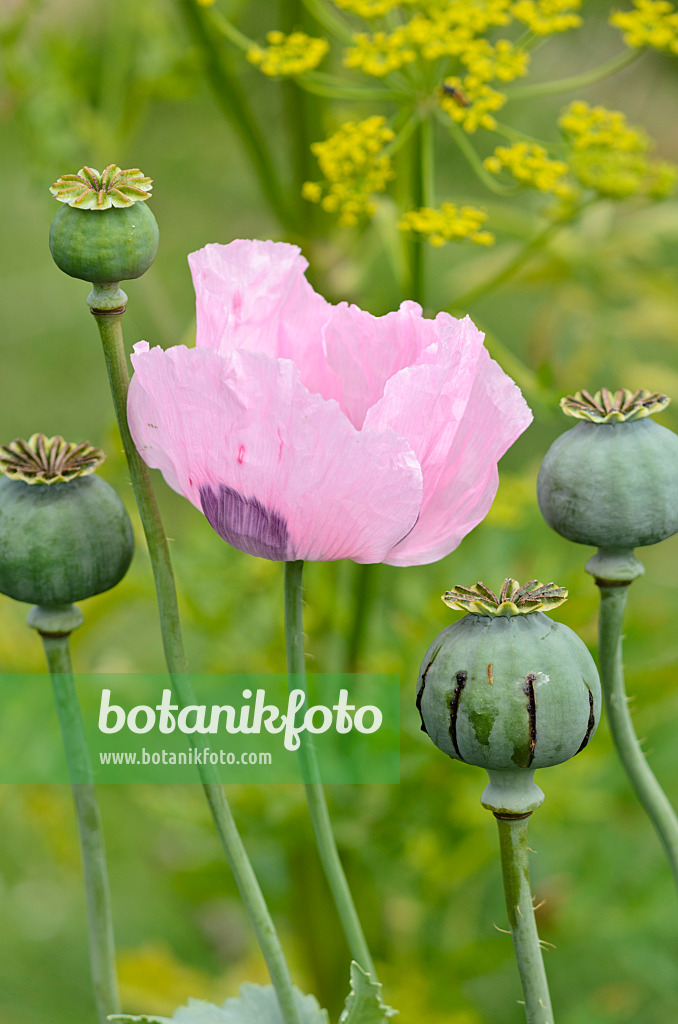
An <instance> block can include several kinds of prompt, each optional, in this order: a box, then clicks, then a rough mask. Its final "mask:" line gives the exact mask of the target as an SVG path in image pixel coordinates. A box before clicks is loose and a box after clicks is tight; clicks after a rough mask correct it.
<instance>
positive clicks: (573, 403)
mask: <svg viewBox="0 0 678 1024" xmlns="http://www.w3.org/2000/svg"><path fill="white" fill-rule="evenodd" d="M670 401H671V399H670V398H669V397H668V395H661V394H659V392H658V391H647V390H645V389H644V388H642V389H641V390H640V391H630V390H629V388H619V390H618V391H608V389H607V388H601V389H600V391H596V393H595V395H591V394H589V392H588V391H577V393H576V394H574V395H566V397H565V398H561V399H560V408H561V409H562V410H563V412H564V413H565V415H566V416H573V417H574V418H575V419H578V420H588V421H589V422H590V423H630V422H632V421H633V420H641V419H644V418H645V417H646V416H652V415H653V414H654V413H656V412H661V411H662V409H665V408H666V406H667V405H668V404H669V403H670Z"/></svg>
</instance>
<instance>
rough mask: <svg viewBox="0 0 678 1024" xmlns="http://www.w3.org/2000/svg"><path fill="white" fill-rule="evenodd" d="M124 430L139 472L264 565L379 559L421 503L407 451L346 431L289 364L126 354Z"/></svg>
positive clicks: (249, 357)
mask: <svg viewBox="0 0 678 1024" xmlns="http://www.w3.org/2000/svg"><path fill="white" fill-rule="evenodd" d="M132 361H133V364H134V369H135V374H134V377H133V379H132V384H131V387H130V394H129V406H128V416H129V422H130V430H131V431H132V436H133V438H134V441H135V444H136V445H137V447H138V449H139V451H140V453H141V455H142V457H143V458H144V460H145V461H146V462H147V463H148V465H149V466H152V467H154V468H159V469H161V470H162V472H163V475H164V476H165V479H166V480H167V482H168V483H169V485H170V486H171V487H173V488H174V489H175V490H178V491H180V493H182V494H184V495H185V496H186V497H187V498H188V499H189V500H190V501H192V502H193V504H194V505H195V506H196V507H197V508H200V509H202V510H203V511H204V512H205V514H206V515H207V517H208V519H209V520H210V522H211V523H212V525H213V526H214V527H215V529H216V530H217V532H219V533H220V534H221V535H222V536H223V537H224V538H225V539H226V540H228V541H229V542H230V543H232V544H233V545H234V546H235V547H238V548H240V550H242V551H247V552H249V553H251V554H256V555H260V556H262V557H266V558H272V559H275V560H292V559H297V558H303V559H310V560H314V561H324V560H332V559H337V558H352V559H354V560H355V561H357V562H378V561H382V560H383V559H384V558H385V556H386V555H387V553H388V552H389V551H390V550H391V548H393V546H394V545H396V544H397V543H398V541H399V540H400V539H401V538H402V537H404V536H405V535H406V534H408V533H409V531H410V530H411V529H412V527H413V525H414V523H415V522H416V519H417V515H418V513H419V507H420V504H421V496H422V479H421V470H420V467H419V464H418V462H417V461H416V459H415V457H414V455H413V453H412V450H411V448H410V446H409V445H408V444H407V442H406V441H404V440H403V438H401V437H400V436H399V435H398V434H396V433H394V432H393V431H392V430H390V429H388V428H387V429H385V430H382V431H380V432H379V433H376V432H374V431H371V430H363V431H356V430H355V429H354V427H353V426H352V425H351V424H350V423H349V421H348V420H347V419H346V417H345V416H344V415H343V413H342V412H341V410H340V409H339V406H338V405H337V403H336V402H334V401H325V400H323V399H322V398H321V397H320V396H319V395H314V394H310V393H309V392H308V391H307V389H306V388H305V387H304V386H303V384H302V383H301V381H300V378H299V371H298V369H297V367H295V366H294V364H293V363H291V362H290V361H289V360H284V359H281V360H277V361H276V360H273V359H271V358H270V357H269V356H267V355H264V354H262V353H258V352H248V351H242V350H238V351H236V352H234V353H233V355H232V356H231V357H230V358H223V357H222V356H220V355H219V354H218V353H217V352H214V351H213V350H211V349H209V348H196V349H187V348H184V347H183V346H178V347H176V348H172V349H169V350H168V351H167V352H164V351H163V350H162V349H160V348H154V349H150V350H149V348H148V345H147V344H146V343H145V342H142V343H141V344H139V345H136V346H135V354H134V355H133V357H132Z"/></svg>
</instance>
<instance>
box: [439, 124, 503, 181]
mask: <svg viewBox="0 0 678 1024" xmlns="http://www.w3.org/2000/svg"><path fill="white" fill-rule="evenodd" d="M436 117H437V119H438V120H439V121H440V123H441V124H442V125H443V127H444V128H445V129H446V130H447V131H448V132H449V133H450V135H451V136H452V138H453V139H454V141H455V143H456V144H457V147H458V148H459V150H460V152H461V154H462V156H463V157H464V158H465V159H466V161H467V163H468V165H469V167H470V168H471V170H472V171H473V172H474V174H475V175H476V177H477V178H478V179H479V180H480V181H482V183H483V185H485V187H486V188H489V190H490V191H491V192H494V193H495V194H496V195H498V196H506V195H514V194H515V193H516V192H518V191H519V189H516V188H515V187H514V186H512V185H502V184H501V183H500V182H498V181H497V179H496V178H495V177H494V175H492V174H490V172H489V171H488V170H487V169H486V167H485V165H484V164H483V161H482V160H481V158H480V156H479V155H478V152H477V151H476V148H475V146H474V145H473V143H472V142H471V140H470V139H469V137H468V135H467V134H466V132H465V131H464V130H463V128H459V127H457V125H456V124H455V123H454V121H452V120H451V118H449V117H448V116H447V114H446V113H445V111H444V110H436Z"/></svg>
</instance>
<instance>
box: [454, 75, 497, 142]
mask: <svg viewBox="0 0 678 1024" xmlns="http://www.w3.org/2000/svg"><path fill="white" fill-rule="evenodd" d="M505 103H506V96H505V95H504V93H502V92H497V91H496V89H492V88H491V87H490V86H489V85H487V84H485V83H483V82H480V83H479V82H477V81H474V80H473V79H472V78H471V77H470V76H467V77H466V78H464V80H463V81H462V79H460V78H446V79H445V84H444V86H443V88H442V90H441V91H440V106H441V107H442V108H443V110H445V111H447V113H448V114H449V115H450V117H451V118H452V120H453V121H456V122H457V124H460V125H461V126H462V128H463V129H464V131H465V132H468V133H469V134H471V133H473V132H475V131H476V130H477V129H478V128H490V129H492V128H495V127H496V125H497V122H496V120H495V119H494V117H492V113H491V112H492V111H494V110H500V109H501V108H502V107H503V106H504V104H505Z"/></svg>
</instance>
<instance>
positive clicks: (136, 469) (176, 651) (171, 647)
mask: <svg viewBox="0 0 678 1024" xmlns="http://www.w3.org/2000/svg"><path fill="white" fill-rule="evenodd" d="M93 312H95V319H96V321H97V326H98V328H99V333H100V335H101V341H102V344H103V349H104V356H105V359H106V368H107V370H108V378H109V382H110V385H111V393H112V396H113V404H114V406H115V414H116V417H117V420H118V427H119V428H120V435H121V437H122V442H123V447H124V449H125V455H126V456H127V463H128V466H129V471H130V477H131V479H132V486H133V487H134V494H135V497H136V500H137V505H138V508H139V515H140V517H141V523H142V526H143V529H144V534H145V536H146V543H147V545H148V552H149V555H150V558H151V565H152V567H153V576H154V579H155V588H156V594H157V599H158V610H159V613H160V626H161V631H162V640H163V647H164V651H165V660H166V662H167V668H168V670H169V673H170V676H171V679H172V685H173V688H174V692H175V693H176V696H177V700H178V701H179V703H180V704H181V706H182V707H186V706H188V705H190V704H195V703H196V699H195V695H194V692H193V686H192V684H191V681H190V678H189V676H188V666H187V661H186V655H185V653H184V645H183V639H182V636H181V624H180V621H179V608H178V605H177V594H176V587H175V584H174V573H173V571H172V564H171V561H170V555H169V548H168V546H167V538H166V536H165V531H164V529H163V525H162V521H161V519H160V513H159V511H158V506H157V502H156V500H155V495H154V493H153V486H152V484H151V477H150V473H149V470H148V467H147V465H146V463H145V462H144V461H143V459H142V458H141V456H140V455H139V453H138V452H137V450H136V447H135V445H134V442H133V440H132V435H131V434H130V431H129V426H128V423H127V391H128V389H129V374H128V371H127V361H126V355H125V348H124V343H123V337H122V323H121V320H122V314H123V312H124V309H122V310H118V311H117V312H115V311H112V312H111V311H109V312H107V313H105V314H101V313H96V310H93ZM191 739H192V742H193V743H194V745H195V746H196V748H197V749H202V746H203V743H202V742H201V741H199V740H197V739H196V738H195V737H191ZM199 772H200V778H201V781H202V784H203V788H204V790H205V795H206V797H207V802H208V804H209V808H210V811H211V813H212V818H213V820H214V825H215V828H216V831H217V835H218V836H219V839H220V841H221V845H222V847H223V849H224V852H225V854H226V858H227V860H228V863H229V865H230V868H231V870H232V872H233V876H234V878H235V880H236V883H237V886H238V889H239V891H240V895H241V898H242V901H243V904H244V906H245V910H246V912H247V914H248V916H249V919H250V922H251V924H252V927H253V929H254V932H255V935H256V937H257V941H258V942H259V946H260V947H261V951H262V953H263V955H264V958H265V960H266V964H267V967H268V970H269V974H270V976H271V981H272V982H273V985H274V987H275V990H276V994H277V997H278V1002H279V1003H280V1010H281V1013H282V1016H283V1020H284V1022H285V1024H301V1022H300V1018H299V1012H298V1010H297V1007H296V1003H295V999H294V988H293V985H292V979H291V976H290V971H289V967H288V965H287V961H286V960H285V955H284V953H283V950H282V946H281V944H280V939H279V938H278V935H277V932H276V930H275V925H274V924H273V920H272V918H271V915H270V913H269V911H268V907H267V906H266V901H265V899H264V896H263V893H262V891H261V888H260V886H259V882H258V881H257V877H256V875H255V873H254V869H253V867H252V865H251V863H250V860H249V857H248V856H247V851H246V850H245V847H244V845H243V842H242V839H241V838H240V834H239V832H238V829H237V826H236V824H235V820H234V818H233V814H232V813H231V808H230V806H229V804H228V801H227V799H226V794H225V793H224V789H223V786H222V785H221V782H220V781H219V777H218V774H217V772H216V770H215V768H214V767H213V766H212V765H208V764H201V765H199Z"/></svg>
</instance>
